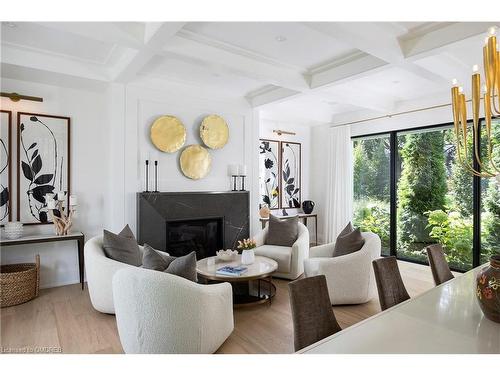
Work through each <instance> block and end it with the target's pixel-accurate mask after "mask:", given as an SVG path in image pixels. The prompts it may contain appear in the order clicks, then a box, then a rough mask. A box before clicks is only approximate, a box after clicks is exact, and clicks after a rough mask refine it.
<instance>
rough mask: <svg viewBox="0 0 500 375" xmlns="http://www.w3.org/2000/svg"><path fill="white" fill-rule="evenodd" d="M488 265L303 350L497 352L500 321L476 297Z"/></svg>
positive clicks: (330, 351) (311, 352)
mask: <svg viewBox="0 0 500 375" xmlns="http://www.w3.org/2000/svg"><path fill="white" fill-rule="evenodd" d="M486 266H487V264H485V265H483V266H480V267H477V268H475V269H472V270H470V271H469V272H466V273H464V274H463V275H460V276H458V277H456V278H454V279H452V280H449V281H448V282H446V283H444V284H441V285H440V286H437V287H435V288H432V289H431V290H428V291H427V292H425V293H423V294H421V295H419V296H417V297H415V298H412V299H410V300H408V301H405V302H403V303H400V304H399V305H396V306H394V307H392V308H390V309H387V310H385V311H383V312H381V313H379V314H377V315H374V316H372V317H370V318H368V319H365V320H363V321H361V322H359V323H357V324H355V325H353V326H350V327H348V328H346V329H344V330H342V331H340V332H337V333H336V334H334V335H332V336H329V337H327V338H325V339H323V340H321V341H318V342H317V343H314V344H312V345H310V346H308V347H306V348H304V349H302V350H300V351H299V352H298V353H305V354H335V353H344V354H346V353H354V354H403V353H405V354H419V353H420V354H431V353H438V354H445V353H450V354H451V353H500V323H495V322H493V321H491V320H488V319H487V318H486V317H485V316H484V315H483V313H482V311H481V309H480V307H479V305H478V303H477V301H476V286H475V279H476V275H477V273H478V272H479V271H480V270H481V269H482V268H484V267H486Z"/></svg>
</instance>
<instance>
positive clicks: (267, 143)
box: [259, 139, 280, 210]
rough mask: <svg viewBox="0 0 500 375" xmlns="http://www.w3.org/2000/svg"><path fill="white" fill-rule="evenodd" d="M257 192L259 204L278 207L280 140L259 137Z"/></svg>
mask: <svg viewBox="0 0 500 375" xmlns="http://www.w3.org/2000/svg"><path fill="white" fill-rule="evenodd" d="M259 192H260V201H259V203H260V204H261V205H266V206H267V207H269V209H271V210H277V209H278V208H280V142H279V141H272V140H268V139H261V140H260V144H259Z"/></svg>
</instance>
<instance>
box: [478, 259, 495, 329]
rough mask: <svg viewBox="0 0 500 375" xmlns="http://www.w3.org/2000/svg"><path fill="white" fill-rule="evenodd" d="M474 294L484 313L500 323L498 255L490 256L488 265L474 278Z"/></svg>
mask: <svg viewBox="0 0 500 375" xmlns="http://www.w3.org/2000/svg"><path fill="white" fill-rule="evenodd" d="M476 285H477V286H476V295H477V300H478V302H479V306H480V307H481V310H483V313H484V315H485V316H486V317H487V318H488V319H490V320H493V321H494V322H497V323H500V255H493V256H491V258H490V265H489V266H488V267H485V268H483V269H482V270H481V271H480V272H479V274H478V275H477V279H476Z"/></svg>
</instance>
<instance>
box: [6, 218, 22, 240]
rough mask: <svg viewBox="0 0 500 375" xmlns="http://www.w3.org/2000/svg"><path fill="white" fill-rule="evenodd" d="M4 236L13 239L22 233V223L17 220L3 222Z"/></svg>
mask: <svg viewBox="0 0 500 375" xmlns="http://www.w3.org/2000/svg"><path fill="white" fill-rule="evenodd" d="M4 234H5V238H7V239H9V240H15V239H17V238H20V237H21V236H22V235H23V223H21V222H19V221H9V222H8V223H7V224H5V232H4Z"/></svg>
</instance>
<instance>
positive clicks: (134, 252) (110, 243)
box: [102, 225, 142, 266]
mask: <svg viewBox="0 0 500 375" xmlns="http://www.w3.org/2000/svg"><path fill="white" fill-rule="evenodd" d="M102 247H103V249H104V254H105V255H106V256H107V257H108V258H110V259H113V260H116V261H118V262H122V263H126V264H130V265H131V266H140V265H141V261H142V256H141V252H140V250H139V245H137V241H136V239H135V237H134V233H132V230H131V229H130V227H129V226H128V225H126V226H125V228H123V229H122V231H121V232H120V233H118V234H114V233H112V232H110V231H107V230H104V233H103V245H102Z"/></svg>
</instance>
